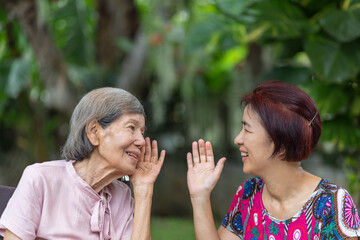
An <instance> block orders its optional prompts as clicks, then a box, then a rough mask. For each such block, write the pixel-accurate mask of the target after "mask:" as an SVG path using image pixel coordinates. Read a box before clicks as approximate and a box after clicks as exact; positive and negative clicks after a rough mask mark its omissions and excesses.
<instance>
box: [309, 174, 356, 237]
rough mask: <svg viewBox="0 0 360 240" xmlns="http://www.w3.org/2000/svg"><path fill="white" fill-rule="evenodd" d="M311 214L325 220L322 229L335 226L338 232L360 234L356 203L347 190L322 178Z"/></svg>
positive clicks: (351, 234)
mask: <svg viewBox="0 0 360 240" xmlns="http://www.w3.org/2000/svg"><path fill="white" fill-rule="evenodd" d="M313 214H314V217H315V218H316V219H321V218H323V219H324V220H325V222H324V224H325V226H324V230H327V229H328V228H329V227H331V226H337V229H338V230H339V234H344V236H356V233H357V234H360V219H359V213H358V211H357V209H356V205H355V203H354V201H353V200H352V198H351V196H350V194H349V193H348V191H347V190H346V189H344V188H342V187H339V186H338V185H336V184H334V183H331V182H329V181H327V180H323V181H322V182H321V183H320V185H319V189H318V193H317V196H316V197H315V200H314V207H313Z"/></svg>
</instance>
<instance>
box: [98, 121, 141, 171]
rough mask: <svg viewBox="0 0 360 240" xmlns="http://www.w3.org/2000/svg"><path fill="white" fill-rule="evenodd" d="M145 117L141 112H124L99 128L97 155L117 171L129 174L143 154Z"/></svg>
mask: <svg viewBox="0 0 360 240" xmlns="http://www.w3.org/2000/svg"><path fill="white" fill-rule="evenodd" d="M144 131H145V118H144V116H143V115H142V114H124V115H122V116H121V117H120V118H119V119H117V120H116V121H114V122H112V123H111V124H110V125H109V126H108V127H106V128H101V127H100V130H99V145H98V146H97V149H96V152H97V154H98V156H99V157H101V158H102V159H103V160H104V161H106V162H107V163H108V165H109V166H110V167H111V168H113V169H114V170H116V171H118V172H119V173H123V174H126V175H131V174H132V173H133V172H134V170H135V168H136V165H137V163H138V161H139V159H140V157H141V156H142V155H143V154H144V146H145V139H144Z"/></svg>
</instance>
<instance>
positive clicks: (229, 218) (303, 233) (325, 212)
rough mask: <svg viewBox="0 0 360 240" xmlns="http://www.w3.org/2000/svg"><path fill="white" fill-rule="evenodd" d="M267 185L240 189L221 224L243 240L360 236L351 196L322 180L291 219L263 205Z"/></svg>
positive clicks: (258, 182)
mask: <svg viewBox="0 0 360 240" xmlns="http://www.w3.org/2000/svg"><path fill="white" fill-rule="evenodd" d="M263 186H264V182H263V180H262V179H261V178H259V177H258V178H252V179H249V180H247V181H246V182H245V183H244V184H242V185H241V186H240V187H239V189H238V190H237V192H236V194H235V196H234V198H233V201H232V204H231V206H230V209H229V211H228V213H227V214H226V215H225V217H224V219H223V221H222V223H221V225H222V226H223V227H225V228H226V229H227V230H229V231H230V232H232V233H234V234H236V235H237V236H238V237H239V238H240V239H243V240H249V239H250V240H255V239H269V240H278V239H281V240H285V239H291V240H300V239H301V240H305V239H308V240H319V239H327V240H333V239H347V238H349V237H356V236H360V220H359V213H358V211H357V209H356V206H355V204H354V202H353V200H352V198H351V196H350V195H349V193H348V192H347V191H346V190H345V189H343V188H340V187H338V186H336V185H335V184H332V183H330V182H329V181H327V180H325V179H322V180H321V181H320V183H319V185H318V186H317V188H316V189H315V191H314V193H313V194H312V195H311V197H310V198H309V200H308V201H307V202H306V204H305V205H304V206H303V208H302V209H301V210H300V211H299V212H298V213H297V214H296V215H295V216H294V217H292V218H291V219H288V220H285V221H281V220H278V219H275V218H274V217H273V216H271V215H270V213H269V212H267V210H266V209H265V207H264V204H263V202H262V190H263Z"/></svg>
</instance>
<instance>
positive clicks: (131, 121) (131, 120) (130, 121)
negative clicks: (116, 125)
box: [126, 118, 146, 132]
mask: <svg viewBox="0 0 360 240" xmlns="http://www.w3.org/2000/svg"><path fill="white" fill-rule="evenodd" d="M127 123H133V124H135V125H136V127H140V122H139V121H138V120H136V119H134V118H130V119H129V120H128V121H127V122H126V124H127ZM142 130H144V132H145V131H146V125H144V127H143V128H142Z"/></svg>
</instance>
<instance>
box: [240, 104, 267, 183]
mask: <svg viewBox="0 0 360 240" xmlns="http://www.w3.org/2000/svg"><path fill="white" fill-rule="evenodd" d="M234 143H235V145H237V146H239V151H240V152H241V157H242V161H243V171H244V173H246V174H253V175H257V176H261V175H262V173H263V172H264V171H265V170H267V169H268V167H269V166H270V164H271V161H270V158H271V156H272V154H273V151H274V142H273V141H272V140H271V138H270V137H269V135H268V133H267V132H266V130H265V128H264V127H263V126H262V124H261V119H260V117H259V115H258V114H257V113H256V112H255V111H253V110H252V108H251V106H246V107H245V109H244V113H243V120H242V130H241V132H240V133H239V135H238V136H237V137H236V138H235V139H234Z"/></svg>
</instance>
